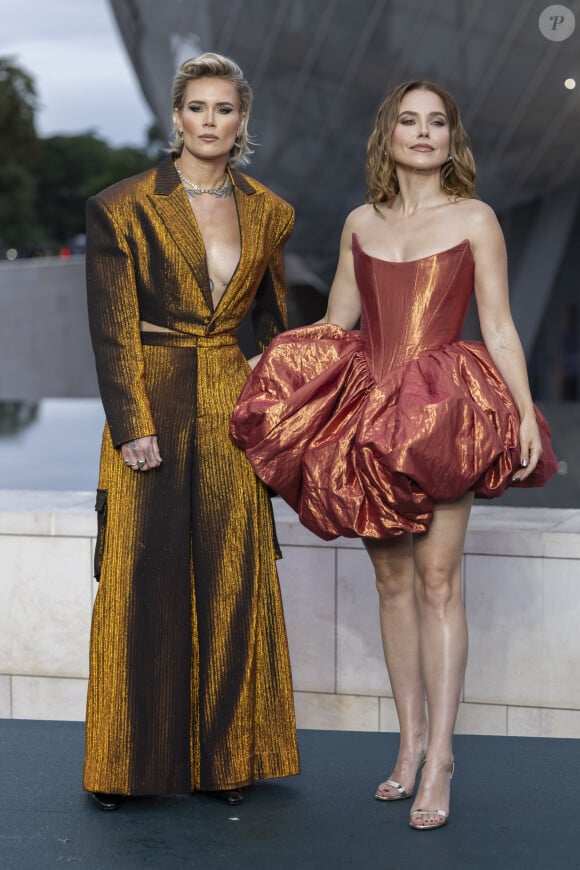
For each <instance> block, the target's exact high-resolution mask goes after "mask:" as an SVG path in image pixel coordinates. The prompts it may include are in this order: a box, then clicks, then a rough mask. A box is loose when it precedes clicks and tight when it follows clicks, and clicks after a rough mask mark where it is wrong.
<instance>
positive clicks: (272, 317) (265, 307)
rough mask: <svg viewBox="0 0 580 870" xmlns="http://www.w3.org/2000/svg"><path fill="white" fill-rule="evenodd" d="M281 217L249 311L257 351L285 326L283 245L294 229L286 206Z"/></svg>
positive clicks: (286, 321)
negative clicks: (271, 249)
mask: <svg viewBox="0 0 580 870" xmlns="http://www.w3.org/2000/svg"><path fill="white" fill-rule="evenodd" d="M284 216H285V217H286V221H285V222H283V225H282V229H281V231H280V232H279V234H278V237H277V238H276V242H275V246H274V251H273V253H272V256H271V258H270V262H269V263H268V268H267V269H266V271H265V273H264V277H263V278H262V280H261V282H260V285H259V287H258V291H257V293H256V299H255V303H254V308H253V311H252V324H253V327H254V335H255V338H256V344H257V345H258V349H259V351H260V352H262V351H263V350H264V349H265V348H266V347H267V346H268V345H269V344H270V342H271V341H272V339H273V338H274V336H276V335H278V333H279V332H283V331H284V330H285V329H286V328H287V326H288V316H287V311H286V280H285V275H284V245H285V244H286V242H287V241H288V237H289V236H290V234H291V232H292V230H293V229H294V209H293V208H292V207H291V206H289V205H287V209H286V210H285V211H284Z"/></svg>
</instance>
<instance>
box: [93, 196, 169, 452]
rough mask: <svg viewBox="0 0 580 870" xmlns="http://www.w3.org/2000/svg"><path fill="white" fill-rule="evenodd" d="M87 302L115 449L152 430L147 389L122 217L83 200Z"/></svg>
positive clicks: (99, 203) (96, 200)
mask: <svg viewBox="0 0 580 870" xmlns="http://www.w3.org/2000/svg"><path fill="white" fill-rule="evenodd" d="M86 267H87V301H88V311H89V327H90V332H91V340H92V344H93V350H94V353H95V361H96V366H97V376H98V380H99V389H100V392H101V398H102V401H103V406H104V408H105V415H106V417H107V422H108V424H109V429H110V432H111V439H112V441H113V444H114V446H115V447H119V446H120V445H121V444H124V443H125V442H126V441H132V440H133V439H135V438H141V437H143V436H144V435H154V434H155V433H156V429H155V422H154V420H153V416H152V413H151V408H150V405H149V399H148V396H147V391H146V388H145V367H144V363H143V352H142V347H141V338H140V332H139V302H138V298H137V286H136V281H135V268H134V263H133V256H132V253H131V250H130V247H129V244H128V242H127V237H126V234H125V232H124V228H123V225H122V219H119V218H118V217H114V216H113V215H112V214H111V212H110V211H109V209H108V207H107V205H106V204H105V203H104V202H103V201H102V200H101V199H100V198H98V197H92V198H91V199H89V201H88V203H87V254H86Z"/></svg>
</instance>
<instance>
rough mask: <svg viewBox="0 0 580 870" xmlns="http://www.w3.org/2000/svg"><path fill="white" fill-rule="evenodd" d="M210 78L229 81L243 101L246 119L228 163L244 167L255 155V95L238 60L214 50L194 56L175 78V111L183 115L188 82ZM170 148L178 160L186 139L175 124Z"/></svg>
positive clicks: (241, 106) (173, 102) (172, 92)
mask: <svg viewBox="0 0 580 870" xmlns="http://www.w3.org/2000/svg"><path fill="white" fill-rule="evenodd" d="M210 77H211V78H218V79H227V81H229V82H231V83H232V84H233V85H234V87H235V89H236V91H237V94H238V97H239V100H240V112H242V114H243V115H244V120H243V121H242V126H241V129H240V133H239V135H238V136H237V137H236V141H235V144H234V147H233V148H232V150H231V151H230V156H229V158H228V163H229V164H230V166H236V165H241V166H243V165H244V164H246V163H249V162H250V160H249V158H250V154H253V153H254V152H253V150H252V148H251V147H250V146H251V145H253V144H254V142H253V141H252V138H251V136H250V134H249V132H248V121H249V119H250V111H251V109H252V100H253V97H254V95H253V93H252V89H251V87H250V85H249V84H248V82H247V81H246V79H245V78H244V74H243V72H242V70H241V69H240V67H239V66H238V64H237V63H236V62H235V61H233V60H232V59H231V58H229V57H224V56H223V55H222V54H216V53H215V52H213V51H207V52H206V53H205V54H200V55H199V57H193V58H190V59H189V60H186V61H184V62H183V63H182V64H181V66H180V67H179V69H178V70H177V72H176V73H175V76H174V79H173V85H172V87H171V106H172V108H173V110H174V111H178V112H180V111H181V110H182V109H183V104H184V100H185V89H186V87H187V84H188V82H191V81H195V80H196V79H203V78H210ZM169 145H170V148H171V151H172V152H173V154H175V155H176V157H179V155H180V154H181V152H182V150H183V137H182V136H181V134H180V133H179V131H178V130H177V128H176V127H175V124H174V125H173V130H172V132H171V135H170V137H169Z"/></svg>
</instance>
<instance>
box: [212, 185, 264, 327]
mask: <svg viewBox="0 0 580 870" xmlns="http://www.w3.org/2000/svg"><path fill="white" fill-rule="evenodd" d="M229 172H230V175H231V178H232V181H233V183H234V196H235V198H236V208H237V211H238V221H239V224H240V237H241V252H240V260H239V263H238V265H237V267H236V271H235V272H234V274H233V275H232V278H231V281H230V283H229V284H228V286H227V288H226V291H225V293H224V295H223V296H222V298H221V299H220V301H219V303H218V305H217V308H216V310H215V311H214V316H213V317H212V320H213V319H214V318H215V315H216V312H218V311H219V312H220V313H221V311H222V310H223V308H225V307H226V306H227V305H228V304H230V303H231V302H232V301H233V300H234V299H235V296H236V288H237V287H240V288H245V287H247V282H246V281H244V280H243V276H245V275H248V273H253V272H254V268H253V264H254V262H255V260H256V259H257V257H258V256H259V255H260V254H261V250H260V245H259V244H257V240H258V239H260V238H261V237H262V233H261V225H262V218H263V211H264V196H263V194H262V193H261V191H259V190H256V188H255V187H253V186H252V184H251V183H250V181H249V180H248V179H247V178H246V176H245V175H243V174H242V173H241V172H238V171H237V170H236V169H230V170H229Z"/></svg>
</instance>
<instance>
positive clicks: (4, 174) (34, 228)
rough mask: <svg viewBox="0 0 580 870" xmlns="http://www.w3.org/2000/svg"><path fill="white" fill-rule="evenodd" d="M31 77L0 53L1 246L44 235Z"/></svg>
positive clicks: (16, 243) (34, 92) (32, 239)
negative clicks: (40, 219) (40, 221)
mask: <svg viewBox="0 0 580 870" xmlns="http://www.w3.org/2000/svg"><path fill="white" fill-rule="evenodd" d="M35 109H36V91H35V89H34V83H33V81H32V78H31V77H30V76H29V75H28V74H27V73H26V72H24V70H22V69H20V68H19V67H17V66H16V65H15V64H14V62H13V60H12V59H11V58H7V57H0V247H2V245H5V246H14V247H20V246H21V245H23V244H26V243H30V242H34V241H37V240H38V239H39V236H41V235H42V233H41V230H40V227H39V225H38V221H37V212H36V181H35V169H36V166H37V162H38V137H37V135H36V130H35V127H34V112H35Z"/></svg>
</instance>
